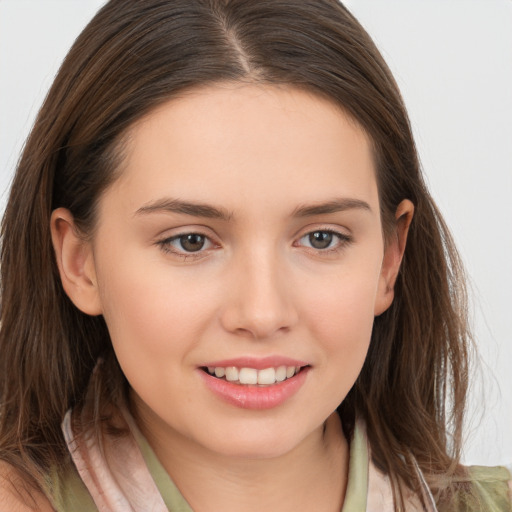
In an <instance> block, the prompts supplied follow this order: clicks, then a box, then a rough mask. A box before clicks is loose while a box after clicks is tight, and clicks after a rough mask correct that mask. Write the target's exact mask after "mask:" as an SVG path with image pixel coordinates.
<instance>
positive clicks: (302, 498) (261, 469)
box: [138, 413, 348, 512]
mask: <svg viewBox="0 0 512 512" xmlns="http://www.w3.org/2000/svg"><path fill="white" fill-rule="evenodd" d="M138 423H139V425H140V427H141V430H142V431H143V433H144V435H145V436H146V438H147V439H148V441H149V443H150V444H151V446H152V448H153V450H154V451H155V453H156V455H157V457H158V458H159V460H160V462H161V463H162V465H163V466H164V468H165V470H166V471H167V472H168V473H169V475H170V476H171V478H172V479H173V481H174V483H175V484H176V485H177V486H178V488H179V489H180V491H181V493H182V494H183V496H184V497H185V499H186V500H187V502H188V503H189V504H190V506H191V507H192V509H193V510H194V511H196V512H204V511H210V510H222V511H223V512H231V511H239V510H244V511H247V512H252V511H261V510H280V511H283V512H288V511H290V512H291V511H296V510H315V511H319V512H320V511H325V512H335V511H336V512H339V511H340V510H341V507H342V504H343V500H344V496H345V489H346V483H347V475H348V443H347V441H346V439H345V437H344V436H343V432H342V428H341V423H340V420H339V417H338V415H337V414H336V413H334V414H332V415H331V416H330V417H329V418H328V419H327V421H326V422H325V424H324V425H323V426H321V427H319V428H318V429H317V430H315V431H314V432H312V433H311V434H310V435H309V436H308V437H307V438H306V439H304V440H303V441H302V442H301V443H300V444H299V445H298V446H296V447H295V448H294V449H293V450H291V451H290V452H287V453H285V454H283V455H280V456H278V457H274V458H265V459H245V458H241V457H227V456H223V455H222V454H218V453H214V452H211V451H208V450H204V449H202V448H201V447H197V446H196V445H195V444H194V443H192V442H191V441H190V440H188V439H186V438H183V437H181V438H178V437H177V435H176V433H175V432H174V433H172V434H170V433H168V432H167V433H165V432H155V431H154V429H148V428H145V425H147V422H145V421H144V420H142V419H140V418H139V420H138Z"/></svg>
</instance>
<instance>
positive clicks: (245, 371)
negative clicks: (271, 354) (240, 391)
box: [207, 365, 301, 386]
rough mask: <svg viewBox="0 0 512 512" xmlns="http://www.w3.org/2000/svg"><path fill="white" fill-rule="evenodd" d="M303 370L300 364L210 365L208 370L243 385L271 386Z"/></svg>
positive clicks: (216, 375)
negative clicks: (264, 365)
mask: <svg viewBox="0 0 512 512" xmlns="http://www.w3.org/2000/svg"><path fill="white" fill-rule="evenodd" d="M300 370H301V367H300V366H284V365H283V366H278V367H275V368H272V367H270V368H264V369H261V370H258V369H256V368H245V367H244V368H237V367H236V366H227V367H223V366H215V367H213V366H209V367H208V368H207V371H208V373H209V374H210V375H212V376H214V377H217V378H218V379H225V380H226V381H228V382H232V383H234V384H241V385H244V384H245V385H247V384H252V385H260V386H271V385H273V384H276V383H278V382H284V381H285V380H287V379H291V378H292V377H293V376H295V375H296V374H297V373H299V371H300Z"/></svg>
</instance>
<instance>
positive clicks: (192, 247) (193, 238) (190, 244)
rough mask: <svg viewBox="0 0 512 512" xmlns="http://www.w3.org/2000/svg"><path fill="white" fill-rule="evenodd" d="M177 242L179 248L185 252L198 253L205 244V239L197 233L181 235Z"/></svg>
mask: <svg viewBox="0 0 512 512" xmlns="http://www.w3.org/2000/svg"><path fill="white" fill-rule="evenodd" d="M178 240H179V244H180V246H181V248H182V249H183V250H184V251H186V252H197V251H200V250H201V249H202V248H203V247H204V245H205V242H206V238H205V237H204V236H203V235H200V234H198V233H189V234H187V235H181V236H180V237H179V238H178Z"/></svg>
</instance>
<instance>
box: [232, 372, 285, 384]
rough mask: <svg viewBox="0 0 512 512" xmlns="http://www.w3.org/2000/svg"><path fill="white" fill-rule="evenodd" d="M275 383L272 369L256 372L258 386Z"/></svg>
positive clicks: (274, 374) (274, 373)
mask: <svg viewBox="0 0 512 512" xmlns="http://www.w3.org/2000/svg"><path fill="white" fill-rule="evenodd" d="M275 381H276V371H275V370H274V368H266V369H265V370H260V371H259V372H258V384H274V383H275ZM240 382H242V380H241V379H240Z"/></svg>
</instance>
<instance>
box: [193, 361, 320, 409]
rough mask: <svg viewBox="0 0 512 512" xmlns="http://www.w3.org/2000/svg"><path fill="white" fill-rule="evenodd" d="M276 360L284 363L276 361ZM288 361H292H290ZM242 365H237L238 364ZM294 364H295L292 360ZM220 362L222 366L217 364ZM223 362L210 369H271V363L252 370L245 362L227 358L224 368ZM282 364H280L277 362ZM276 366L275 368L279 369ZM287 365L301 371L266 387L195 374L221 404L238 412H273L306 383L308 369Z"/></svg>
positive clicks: (202, 372) (206, 374) (200, 371)
mask: <svg viewBox="0 0 512 512" xmlns="http://www.w3.org/2000/svg"><path fill="white" fill-rule="evenodd" d="M259 361H261V360H259ZM280 361H284V360H283V359H280ZM288 361H292V360H291V359H290V360H288ZM240 362H243V364H241V365H240V366H239V364H238V363H240ZM295 362H297V361H295ZM220 363H222V364H220ZM224 363H225V361H216V362H215V363H214V364H212V365H211V366H220V367H224V366H239V367H241V368H244V367H249V368H256V369H264V368H270V367H273V366H274V364H268V362H265V364H266V366H261V367H256V366H251V364H254V362H253V363H251V364H248V361H247V359H243V361H242V360H237V364H234V360H232V359H230V360H229V364H227V365H224ZM281 365H282V366H284V365H285V363H284V362H282V363H281ZM281 365H279V364H278V365H276V366H281ZM289 366H303V368H302V369H301V371H300V372H299V373H297V374H296V375H294V376H293V377H291V378H289V379H286V380H284V381H283V382H276V383H275V384H272V385H270V386H258V385H254V384H235V383H233V382H228V381H226V380H224V379H218V378H216V377H214V376H213V375H210V374H209V373H207V372H205V371H203V370H202V369H200V368H198V372H199V374H200V376H201V378H202V379H203V382H204V383H205V385H206V387H207V388H208V389H209V390H210V391H211V392H212V393H213V394H215V395H216V396H217V397H219V398H220V399H221V400H223V401H224V402H227V403H228V404H231V405H234V406H235V407H239V408H241V409H252V410H263V409H273V408H274V407H278V406H280V405H282V404H284V403H285V402H286V401H287V400H288V399H290V398H291V397H292V396H293V395H295V394H296V393H297V392H298V391H299V389H300V388H301V387H302V385H303V384H304V382H305V381H306V377H307V374H308V372H309V370H310V369H311V367H310V366H304V364H302V365H301V364H293V363H292V364H290V365H289Z"/></svg>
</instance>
